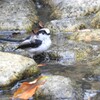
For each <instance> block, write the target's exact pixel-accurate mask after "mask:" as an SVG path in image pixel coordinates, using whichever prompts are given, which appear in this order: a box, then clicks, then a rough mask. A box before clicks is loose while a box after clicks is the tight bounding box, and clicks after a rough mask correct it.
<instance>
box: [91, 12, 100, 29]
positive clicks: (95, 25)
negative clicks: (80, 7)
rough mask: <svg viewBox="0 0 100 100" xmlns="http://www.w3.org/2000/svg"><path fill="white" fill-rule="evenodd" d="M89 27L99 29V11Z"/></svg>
mask: <svg viewBox="0 0 100 100" xmlns="http://www.w3.org/2000/svg"><path fill="white" fill-rule="evenodd" d="M91 25H92V26H93V28H98V29H100V11H99V12H98V13H97V14H96V15H95V16H94V18H93V19H92V21H91Z"/></svg>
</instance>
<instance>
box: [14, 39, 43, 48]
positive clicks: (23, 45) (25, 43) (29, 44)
mask: <svg viewBox="0 0 100 100" xmlns="http://www.w3.org/2000/svg"><path fill="white" fill-rule="evenodd" d="M41 44H42V41H41V40H38V39H34V41H30V40H25V41H23V42H22V43H21V44H20V45H19V46H18V47H17V48H16V49H26V48H37V47H39V46H40V45H41Z"/></svg>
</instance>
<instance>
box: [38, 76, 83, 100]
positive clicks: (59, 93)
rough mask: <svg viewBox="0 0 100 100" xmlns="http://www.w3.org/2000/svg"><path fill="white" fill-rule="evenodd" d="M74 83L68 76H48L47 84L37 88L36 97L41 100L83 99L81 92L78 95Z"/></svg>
mask: <svg viewBox="0 0 100 100" xmlns="http://www.w3.org/2000/svg"><path fill="white" fill-rule="evenodd" d="M73 84H74V83H73V82H72V81H71V80H70V79H69V78H67V77H63V76H48V79H47V81H46V82H45V84H44V85H42V86H41V87H40V88H39V89H38V90H37V92H36V97H37V98H38V99H39V100H82V96H81V92H80V93H78V95H77V92H78V91H75V88H74V86H73ZM77 90H78V89H77ZM78 98H80V99H78Z"/></svg>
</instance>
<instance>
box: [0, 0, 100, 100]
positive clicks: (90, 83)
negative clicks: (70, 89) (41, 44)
mask: <svg viewBox="0 0 100 100" xmlns="http://www.w3.org/2000/svg"><path fill="white" fill-rule="evenodd" d="M36 4H37V7H36V9H37V11H38V15H39V16H40V19H41V20H42V21H43V22H44V23H45V22H47V21H50V20H51V19H50V18H49V15H50V12H51V10H50V7H49V6H46V5H43V4H42V5H41V2H37V1H36ZM45 9H46V10H45ZM40 69H41V74H45V75H48V74H52V75H62V76H66V77H70V78H71V79H72V80H75V81H76V82H77V84H79V85H80V86H81V87H82V89H83V95H84V100H100V96H99V94H100V76H95V75H93V74H92V71H91V66H90V65H88V64H79V63H75V64H74V65H61V64H59V61H58V60H50V61H49V62H48V63H46V66H43V67H40ZM92 87H93V89H92ZM11 88H12V87H10V89H11ZM10 89H8V90H7V89H5V91H3V90H2V88H0V100H11V97H12V91H11V90H10ZM95 95H96V97H95V98H94V99H93V98H92V97H94V96H95ZM91 98H92V99H91Z"/></svg>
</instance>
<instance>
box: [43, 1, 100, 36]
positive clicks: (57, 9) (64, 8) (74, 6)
mask: <svg viewBox="0 0 100 100" xmlns="http://www.w3.org/2000/svg"><path fill="white" fill-rule="evenodd" d="M43 1H44V3H46V4H49V5H50V6H51V8H52V14H51V18H52V17H53V18H52V19H53V20H52V21H51V22H49V23H47V25H46V26H47V27H48V28H50V29H51V30H52V33H53V34H56V33H57V32H61V31H62V32H65V31H77V30H82V29H87V28H93V27H95V28H99V26H100V25H99V14H97V15H95V14H96V13H97V12H98V11H99V10H100V5H99V4H100V1H99V0H95V1H92V0H91V1H89V0H70V1H69V0H43ZM94 16H95V17H94ZM93 17H94V18H93ZM91 20H92V21H91Z"/></svg>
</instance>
